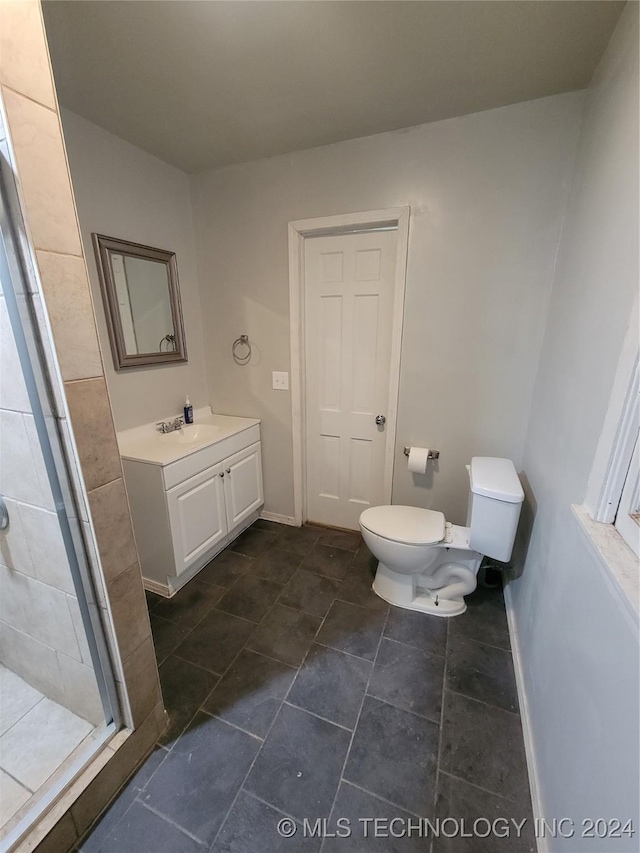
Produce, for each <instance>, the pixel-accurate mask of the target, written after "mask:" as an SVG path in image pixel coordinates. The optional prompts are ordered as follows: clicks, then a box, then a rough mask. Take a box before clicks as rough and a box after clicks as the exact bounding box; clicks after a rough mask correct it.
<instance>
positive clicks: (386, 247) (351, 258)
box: [305, 230, 397, 530]
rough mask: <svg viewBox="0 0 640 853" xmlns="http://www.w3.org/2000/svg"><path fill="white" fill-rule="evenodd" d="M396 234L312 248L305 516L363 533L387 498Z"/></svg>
mask: <svg viewBox="0 0 640 853" xmlns="http://www.w3.org/2000/svg"><path fill="white" fill-rule="evenodd" d="M396 244H397V232H396V231H395V230H393V231H372V232H367V233H363V234H348V235H343V236H337V237H315V238H308V239H306V240H305V360H306V376H305V379H306V382H305V388H306V395H305V396H306V401H305V415H306V461H307V496H306V497H307V516H308V519H309V520H310V521H316V522H319V523H323V524H330V525H335V526H337V527H345V528H350V529H353V530H357V529H358V518H359V517H360V513H361V512H362V511H363V510H364V509H366V508H367V507H368V506H372V505H375V504H379V503H382V502H383V499H384V460H385V443H386V434H385V428H384V427H378V426H376V424H375V417H376V415H378V414H383V415H385V416H386V414H387V405H388V397H389V369H390V364H389V361H390V354H391V324H392V320H393V297H394V284H395V261H396Z"/></svg>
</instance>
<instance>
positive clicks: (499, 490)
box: [360, 456, 524, 617]
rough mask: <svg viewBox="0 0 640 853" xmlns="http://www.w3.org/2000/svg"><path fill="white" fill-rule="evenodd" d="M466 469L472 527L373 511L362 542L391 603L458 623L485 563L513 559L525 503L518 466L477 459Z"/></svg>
mask: <svg viewBox="0 0 640 853" xmlns="http://www.w3.org/2000/svg"><path fill="white" fill-rule="evenodd" d="M467 468H468V470H469V478H470V500H469V511H468V517H467V523H468V526H467V527H460V526H458V525H455V524H450V523H449V522H447V521H446V520H445V517H444V515H443V514H442V513H441V512H437V511H435V510H430V509H421V508H420V507H413V506H377V507H370V508H369V509H366V510H365V511H364V512H363V513H362V515H361V516H360V530H361V532H362V538H363V539H364V541H365V544H366V545H367V547H368V548H369V550H370V551H371V553H372V554H373V555H374V557H376V558H377V559H378V561H379V562H378V568H377V571H376V576H375V580H374V582H373V590H374V592H376V593H377V594H378V595H379V596H380V597H381V598H383V599H384V600H385V601H388V602H389V603H390V604H395V605H396V606H397V607H404V608H406V609H408V610H420V611H422V612H425V613H432V614H434V615H436V616H445V617H447V616H457V615H459V614H460V613H464V611H465V610H466V609H467V606H466V604H465V601H464V596H465V595H469V593H471V592H473V591H474V589H475V588H476V576H477V573H478V569H479V568H480V563H481V562H482V557H483V556H488V557H493V558H494V559H497V560H501V561H507V560H509V559H510V557H511V550H512V547H513V541H514V539H515V534H516V528H517V524H518V519H519V516H520V507H521V504H522V500H523V498H524V492H523V491H522V486H521V485H520V480H519V479H518V475H517V473H516V470H515V467H514V466H513V463H512V462H511V460H509V459H499V458H494V457H479V456H476V457H474V458H473V459H472V460H471V465H469V466H467Z"/></svg>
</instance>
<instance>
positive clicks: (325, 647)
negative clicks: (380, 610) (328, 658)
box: [313, 611, 382, 664]
mask: <svg viewBox="0 0 640 853" xmlns="http://www.w3.org/2000/svg"><path fill="white" fill-rule="evenodd" d="M371 612H372V613H373V612H374V611H371ZM321 627H322V626H321ZM319 630H320V629H318V631H319ZM316 636H317V635H316ZM380 639H382V637H381V638H380ZM313 642H314V643H315V644H316V645H317V646H322V648H323V649H331V651H332V652H340V654H341V655H347V657H350V658H355V659H356V660H363V661H365V663H370V664H373V663H375V658H374V659H373V660H372V659H370V658H363V657H362V656H361V655H354V653H353V652H345V650H344V649H337V648H335V646H329V645H327V643H321V642H320V641H319V640H316V639H315V637H314V640H313Z"/></svg>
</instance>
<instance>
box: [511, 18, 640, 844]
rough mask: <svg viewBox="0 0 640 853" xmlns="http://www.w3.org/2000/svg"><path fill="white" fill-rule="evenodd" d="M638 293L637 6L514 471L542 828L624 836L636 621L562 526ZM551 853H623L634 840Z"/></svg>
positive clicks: (587, 143) (562, 254)
mask: <svg viewBox="0 0 640 853" xmlns="http://www.w3.org/2000/svg"><path fill="white" fill-rule="evenodd" d="M637 288H638V5H637V3H630V4H628V6H627V8H626V9H625V11H624V13H623V16H622V18H621V19H620V22H619V24H618V27H617V30H616V32H615V34H614V36H613V39H612V41H611V43H610V45H609V48H608V50H607V53H606V54H605V56H604V57H603V60H602V62H601V64H600V67H599V70H598V72H597V74H596V77H595V78H594V81H593V83H592V85H591V87H590V89H589V91H588V96H587V101H586V112H585V118H584V123H583V128H582V132H581V137H580V143H579V149H578V156H577V165H576V171H575V177H574V180H573V185H572V189H571V196H570V200H569V205H568V212H567V219H566V223H565V226H564V229H563V234H562V239H561V243H560V247H559V254H558V264H557V272H556V276H555V282H554V286H553V293H552V297H551V301H550V306H549V317H548V323H547V329H546V333H545V337H544V343H543V347H542V352H541V359H540V367H539V371H538V376H537V380H536V386H535V392H534V397H533V406H532V415H531V423H530V428H529V433H528V438H527V442H526V447H525V452H524V462H523V468H524V473H525V475H526V477H527V479H528V483H529V485H528V490H527V491H528V496H527V499H528V503H529V507H528V512H530V513H531V514H533V513H535V521H534V523H533V533H532V538H531V541H530V544H529V550H528V557H527V560H526V564H525V567H524V572H523V574H522V576H521V577H520V578H519V579H517V580H514V581H513V582H512V583H510V585H509V587H508V597H509V599H510V604H511V605H512V607H513V614H514V617H515V625H516V634H517V639H518V645H519V649H520V655H521V663H522V667H523V675H524V680H525V686H526V694H527V699H528V707H529V715H530V725H531V732H532V738H533V746H534V750H535V756H536V764H537V773H538V782H539V787H540V795H541V800H542V805H543V809H544V813H545V816H546V817H548V818H551V817H558V818H559V817H564V816H570V817H573V818H574V819H576V820H579V819H581V818H582V817H587V816H590V817H597V816H601V817H605V818H609V817H618V818H621V819H628V818H633V819H634V821H635V828H636V832H637V830H638V828H639V825H638V817H639V816H638V798H639V791H638V754H639V751H638V749H639V744H638V719H639V710H638V694H639V686H638V669H639V660H638V624H637V617H635V618H634V616H633V608H632V607H631V606H630V605H629V606H625V604H626V602H625V599H624V594H623V593H621V592H618V591H617V589H618V588H617V587H616V585H615V584H612V583H611V582H610V580H609V579H608V575H607V572H606V570H605V569H604V568H603V566H602V565H601V564H600V563H599V562H598V560H597V559H596V558H595V556H594V553H593V552H592V551H591V549H590V547H589V544H588V540H587V539H585V537H584V534H583V532H582V530H581V529H580V528H579V524H578V522H577V520H576V518H575V517H574V516H573V514H572V512H571V504H572V503H582V501H583V500H584V497H585V491H586V486H587V481H588V477H589V473H590V470H591V466H592V463H593V459H594V455H595V451H596V445H597V442H598V438H599V435H600V431H601V429H602V425H603V421H604V417H605V413H606V410H607V404H608V400H609V395H610V392H611V387H612V384H613V378H614V375H615V371H616V366H617V362H618V358H619V356H620V352H621V348H622V344H623V340H624V337H625V333H626V331H627V328H628V325H629V321H630V313H631V311H632V310H633V309H632V306H633V299H634V296H635V294H636V292H637ZM551 849H554V850H555V849H557V850H563V851H565V850H566V851H577V852H578V851H579V853H585V852H586V853H588V851H589V850H593V851H594V853H596V851H597V853H605V851H607V850H616V851H636V850H637V849H638V838H637V835H636V837H635V838H633V839H628V838H627V839H626V840H625V841H620V840H613V839H611V840H609V841H607V840H599V841H597V842H590V843H588V842H586V841H585V840H584V839H582V838H580V837H579V835H578V836H576V838H574V839H571V840H566V841H564V842H561V841H557V842H555V843H553V844H552V845H551Z"/></svg>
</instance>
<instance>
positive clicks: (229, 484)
mask: <svg viewBox="0 0 640 853" xmlns="http://www.w3.org/2000/svg"><path fill="white" fill-rule="evenodd" d="M224 499H225V503H226V507H227V524H228V526H229V531H231V530H233V529H234V527H237V526H238V525H239V524H240V523H241V522H243V521H244V520H245V518H247V517H248V516H250V515H251V513H252V512H255V510H257V509H258V507H260V506H262V504H263V503H264V493H263V491H262V460H261V457H260V442H258V443H257V444H252V445H251V447H247V448H246V449H245V450H241V451H240V452H239V453H236V454H235V455H234V456H230V457H229V458H228V459H225V461H224Z"/></svg>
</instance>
